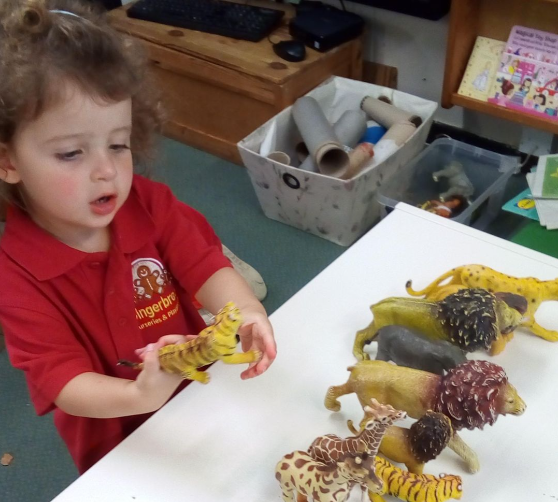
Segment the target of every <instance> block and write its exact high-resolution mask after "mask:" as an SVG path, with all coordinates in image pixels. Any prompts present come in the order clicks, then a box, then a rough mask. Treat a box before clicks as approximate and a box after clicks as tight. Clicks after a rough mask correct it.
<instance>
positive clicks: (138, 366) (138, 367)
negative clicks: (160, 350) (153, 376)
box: [116, 359, 143, 370]
mask: <svg viewBox="0 0 558 502" xmlns="http://www.w3.org/2000/svg"><path fill="white" fill-rule="evenodd" d="M116 365H117V366H127V367H128V368H134V369H135V370H141V369H142V368H143V363H134V362H132V361H128V360H126V359H120V360H119V361H118V363H116Z"/></svg>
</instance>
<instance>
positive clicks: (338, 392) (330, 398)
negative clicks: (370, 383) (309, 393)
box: [324, 383, 353, 411]
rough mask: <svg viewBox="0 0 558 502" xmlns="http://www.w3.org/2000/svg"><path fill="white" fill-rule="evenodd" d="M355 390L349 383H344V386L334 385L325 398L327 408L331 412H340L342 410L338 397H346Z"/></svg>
mask: <svg viewBox="0 0 558 502" xmlns="http://www.w3.org/2000/svg"><path fill="white" fill-rule="evenodd" d="M351 392H353V389H352V387H351V385H350V384H349V383H344V384H343V385H332V386H331V387H330V388H329V389H327V393H326V397H325V401H324V404H325V407H326V408H327V409H328V410H331V411H339V410H340V409H341V403H340V402H339V401H338V400H337V398H338V397H341V396H344V395H345V394H350V393H351Z"/></svg>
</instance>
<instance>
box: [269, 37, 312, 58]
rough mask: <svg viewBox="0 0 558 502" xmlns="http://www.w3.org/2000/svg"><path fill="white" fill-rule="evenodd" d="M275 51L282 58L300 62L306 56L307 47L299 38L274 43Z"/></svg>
mask: <svg viewBox="0 0 558 502" xmlns="http://www.w3.org/2000/svg"><path fill="white" fill-rule="evenodd" d="M273 51H274V52H275V54H277V55H278V56H279V57H280V58H282V59H284V60H286V61H291V62H293V63H298V62H299V61H303V60H304V59H305V58H306V47H305V46H304V44H303V43H302V42H300V41H298V40H283V41H281V42H277V43H276V44H273Z"/></svg>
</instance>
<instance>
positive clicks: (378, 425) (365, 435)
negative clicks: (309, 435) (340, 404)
mask: <svg viewBox="0 0 558 502" xmlns="http://www.w3.org/2000/svg"><path fill="white" fill-rule="evenodd" d="M364 411H365V412H366V414H367V417H366V422H365V423H364V427H363V429H362V431H361V432H360V433H358V434H357V435H355V436H351V437H348V438H346V439H341V438H340V437H339V436H336V435H335V434H327V435H325V436H320V437H318V438H316V439H315V440H314V442H313V443H312V444H311V445H310V448H308V453H309V454H310V455H311V456H312V457H313V458H315V459H316V460H318V461H320V462H324V463H330V462H334V461H337V460H339V459H341V458H344V457H345V456H346V455H354V454H356V453H357V452H359V451H362V450H363V449H365V450H366V452H367V453H368V454H369V455H371V456H372V457H374V456H376V455H377V453H378V449H379V447H380V443H381V442H382V438H383V437H384V434H385V433H386V430H387V428H388V427H389V426H390V425H391V424H392V423H393V422H395V421H397V420H401V419H402V418H405V417H406V416H407V413H405V412H404V411H398V410H396V409H395V408H393V407H392V406H390V405H384V404H380V403H379V402H378V401H377V400H376V399H372V400H371V406H365V407H364Z"/></svg>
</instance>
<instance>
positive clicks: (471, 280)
mask: <svg viewBox="0 0 558 502" xmlns="http://www.w3.org/2000/svg"><path fill="white" fill-rule="evenodd" d="M447 279H450V281H449V282H448V283H446V284H444V285H442V284H441V283H442V282H444V281H445V280H447ZM460 288H484V289H486V290H488V291H490V292H494V293H496V292H509V293H517V294H518V295H521V296H524V297H525V298H526V299H527V303H528V307H527V312H526V314H525V319H524V320H523V321H522V322H521V326H522V327H525V328H527V329H529V330H530V331H531V332H532V333H533V334H534V335H537V336H540V337H541V338H544V339H545V340H548V341H549V342H556V341H558V331H552V330H548V329H546V328H543V327H542V326H540V325H539V324H537V322H536V321H535V312H536V311H537V309H538V308H539V305H540V304H541V303H542V302H544V301H556V300H558V279H554V280H551V281H541V280H539V279H536V278H535V277H512V276H509V275H506V274H502V273H500V272H497V271H496V270H493V269H491V268H489V267H485V266H484V265H464V266H462V267H456V268H452V269H451V270H450V271H449V272H446V273H445V274H443V275H441V276H440V277H438V278H437V279H436V280H435V281H434V282H432V284H430V285H429V286H427V287H426V288H424V289H422V290H420V291H415V290H414V289H413V288H412V282H411V281H408V282H407V284H406V289H407V293H409V294H410V295H411V296H422V297H424V298H426V299H434V298H435V299H441V297H442V295H443V294H444V292H447V293H446V294H449V293H454V292H455V291H456V290H457V289H460Z"/></svg>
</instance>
